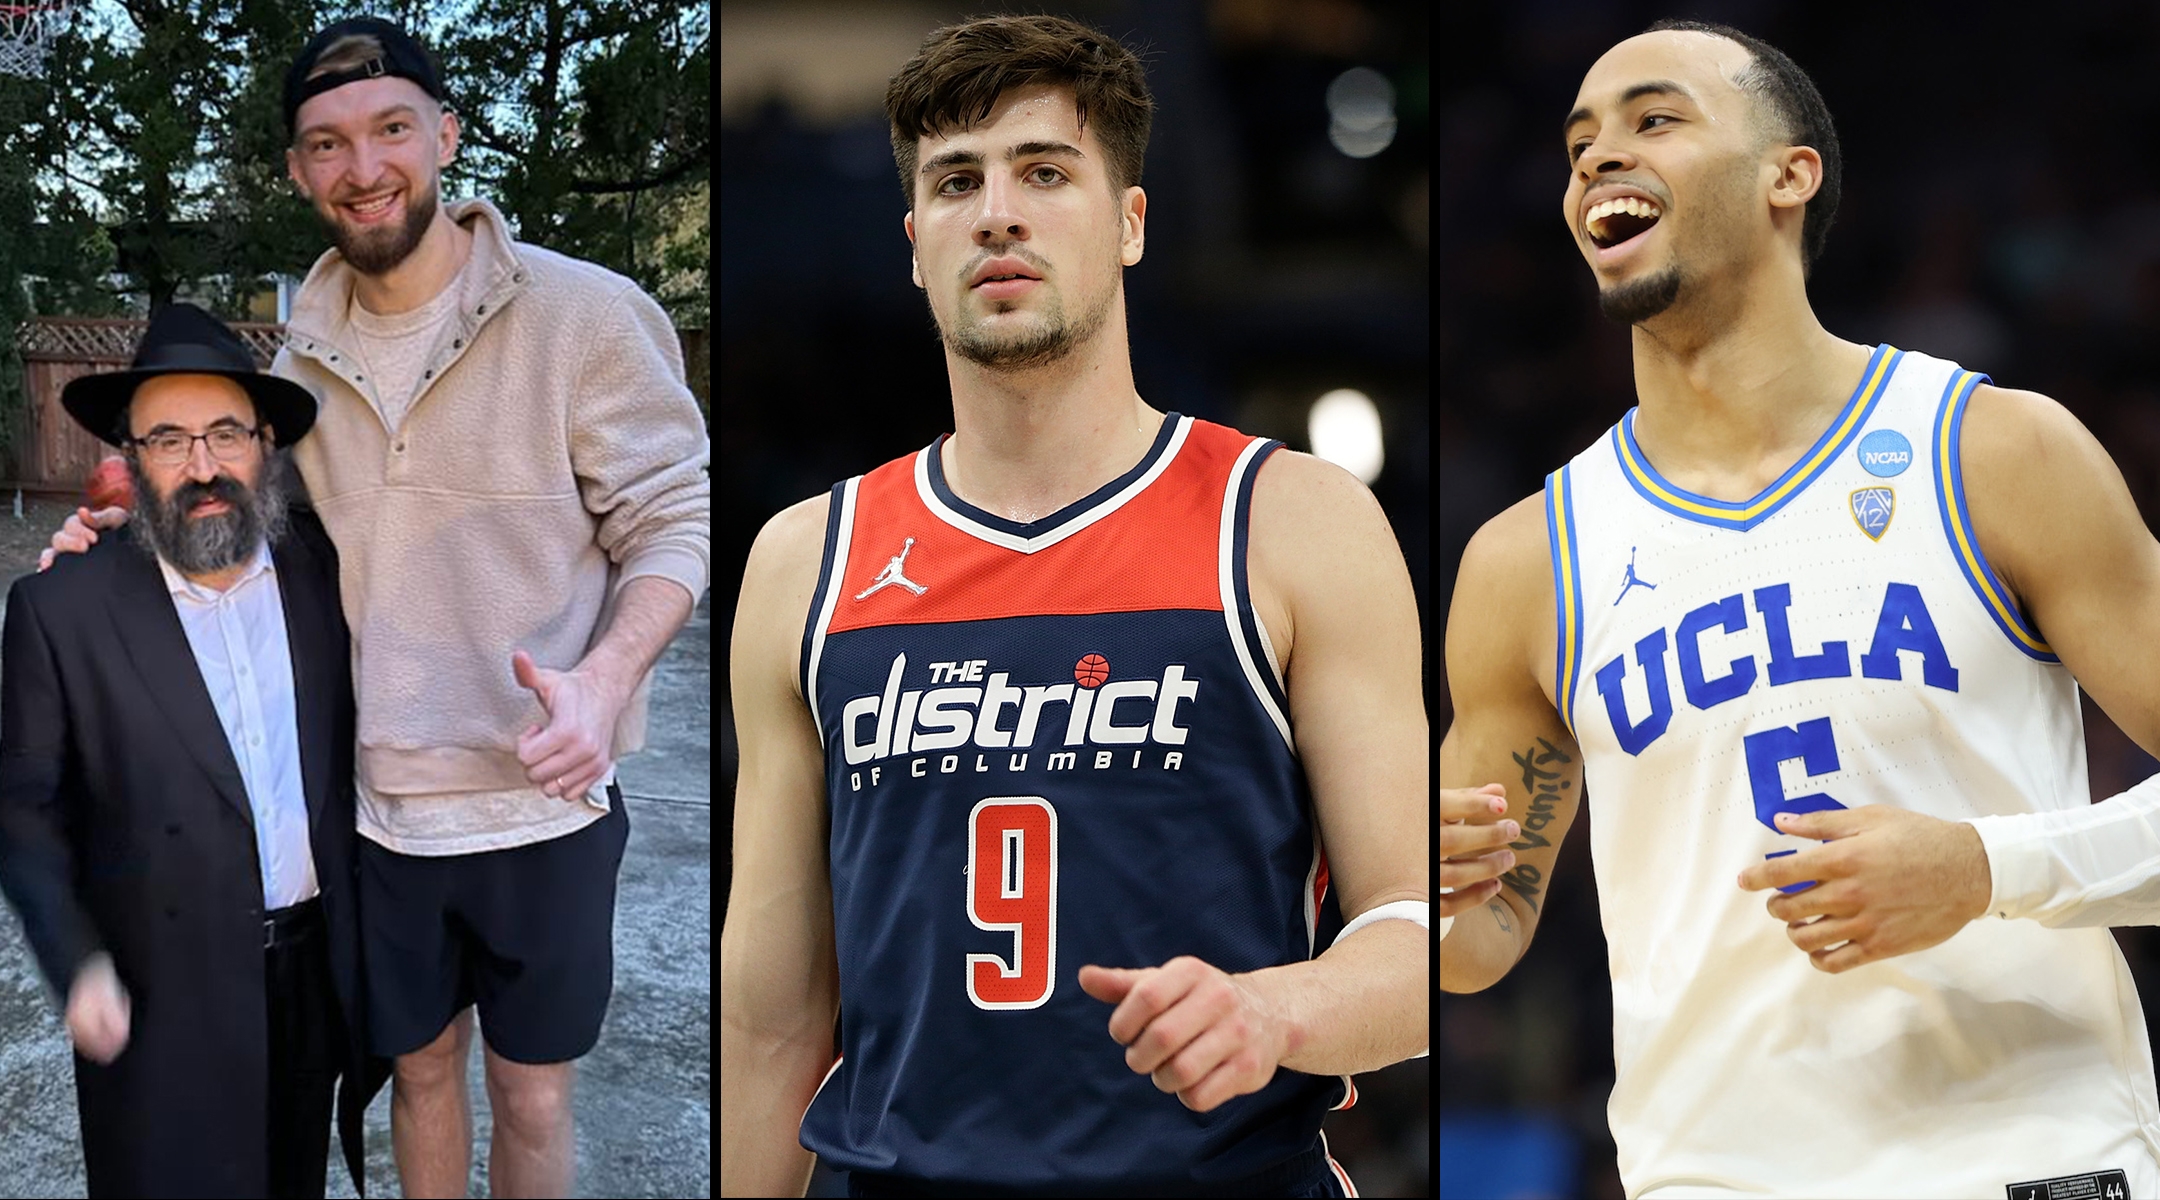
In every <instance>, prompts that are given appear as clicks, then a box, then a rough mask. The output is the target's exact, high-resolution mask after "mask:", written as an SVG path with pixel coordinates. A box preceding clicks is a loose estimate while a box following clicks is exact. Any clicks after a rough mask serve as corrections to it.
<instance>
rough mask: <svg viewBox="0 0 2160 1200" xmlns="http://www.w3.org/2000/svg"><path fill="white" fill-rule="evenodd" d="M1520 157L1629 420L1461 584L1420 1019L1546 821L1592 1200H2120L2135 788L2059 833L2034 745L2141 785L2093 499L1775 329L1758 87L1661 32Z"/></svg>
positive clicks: (1773, 56) (1819, 147)
mask: <svg viewBox="0 0 2160 1200" xmlns="http://www.w3.org/2000/svg"><path fill="white" fill-rule="evenodd" d="M1564 139H1565V141H1564V144H1565V146H1566V151H1567V160H1568V170H1569V178H1568V187H1567V190H1566V194H1565V198H1564V201H1563V205H1562V209H1563V214H1564V216H1565V219H1566V222H1567V226H1568V229H1569V232H1570V234H1571V235H1572V236H1573V237H1574V239H1575V241H1576V244H1577V246H1578V248H1579V250H1580V251H1581V253H1582V254H1583V256H1584V258H1585V260H1586V261H1587V262H1588V264H1589V266H1590V267H1591V271H1592V274H1593V276H1594V278H1595V280H1596V283H1597V287H1598V297H1599V303H1600V305H1601V307H1602V308H1603V310H1604V311H1605V313H1606V314H1607V315H1608V316H1610V317H1612V318H1614V319H1615V320H1617V321H1620V322H1622V323H1624V324H1626V325H1628V326H1630V327H1631V328H1632V337H1633V346H1634V360H1635V379H1636V390H1637V395H1638V399H1639V402H1640V406H1639V407H1638V408H1637V409H1635V410H1633V411H1632V412H1631V413H1629V414H1628V415H1627V416H1626V417H1625V418H1623V419H1622V421H1621V422H1620V423H1619V424H1618V425H1616V426H1615V427H1614V428H1613V430H1612V432H1611V433H1610V434H1609V435H1608V436H1607V437H1604V438H1601V439H1599V440H1598V442H1597V443H1595V444H1593V445H1592V446H1591V447H1590V448H1589V449H1587V450H1585V451H1584V452H1583V453H1582V454H1580V455H1578V456H1577V457H1576V458H1575V459H1574V460H1572V461H1571V462H1570V463H1568V464H1567V465H1566V466H1564V467H1562V468H1561V469H1560V470H1559V471H1556V472H1554V473H1553V475H1552V476H1551V477H1549V478H1548V480H1547V485H1546V488H1545V490H1544V492H1543V493H1541V494H1540V495H1537V496H1532V497H1530V498H1529V499H1527V500H1524V501H1523V502H1521V503H1519V504H1517V505H1515V506H1514V507H1512V508H1510V509H1508V510H1507V511H1506V512H1504V513H1502V514H1501V515H1500V516H1498V517H1496V518H1494V519H1493V520H1492V521H1491V522H1490V523H1488V524H1487V525H1486V527H1485V528H1484V529H1482V530H1481V531H1480V532H1479V533H1478V535H1477V536H1476V537H1475V538H1474V539H1472V542H1471V544H1470V546H1469V547H1468V548H1467V549H1466V551H1465V552H1464V556H1463V561H1462V566H1461V572H1460V575H1459V578H1458V584H1457V588H1456V594H1455V600H1454V605H1453V608H1452V610H1451V613H1450V622H1449V626H1448V630H1447V661H1448V671H1449V684H1450V687H1451V688H1452V690H1453V696H1454V700H1455V704H1456V713H1457V716H1456V720H1455V723H1454V725H1453V726H1452V728H1450V729H1449V730H1448V732H1447V734H1446V736H1445V737H1444V739H1443V741H1442V745H1441V757H1440V770H1441V783H1442V788H1441V816H1442V821H1443V823H1442V826H1441V859H1442V865H1441V878H1440V884H1441V888H1442V896H1441V916H1442V927H1443V933H1442V941H1441V955H1440V977H1441V986H1442V987H1443V988H1445V989H1447V990H1449V991H1457V992H1467V991H1476V990H1479V989H1482V988H1485V987H1488V986H1490V985H1491V984H1492V983H1493V982H1494V981H1496V980H1498V979H1499V978H1500V977H1501V976H1502V975H1504V974H1505V973H1506V972H1507V971H1508V970H1509V969H1511V968H1512V967H1513V965H1514V964H1515V963H1516V962H1517V961H1518V960H1519V959H1520V958H1521V956H1522V955H1523V953H1524V952H1525V950H1527V948H1528V946H1529V944H1530V940H1531V937H1532V936H1533V935H1534V933H1535V931H1536V927H1537V921H1538V917H1539V913H1540V909H1541V906H1542V903H1543V901H1544V898H1545V889H1546V887H1547V886H1548V885H1549V884H1550V881H1551V874H1552V870H1553V865H1554V861H1555V858H1556V855H1557V851H1558V848H1559V846H1560V843H1561V841H1562V839H1563V838H1564V837H1565V835H1566V832H1567V829H1568V826H1569V824H1570V822H1571V821H1572V820H1573V819H1574V816H1575V815H1576V812H1577V810H1578V807H1579V805H1580V803H1581V797H1582V795H1583V792H1584V789H1585V788H1586V787H1588V788H1590V789H1591V790H1594V791H1595V792H1596V795H1597V797H1598V799H1597V806H1598V820H1597V822H1596V823H1595V825H1594V826H1593V830H1592V835H1593V836H1592V845H1591V849H1592V854H1593V857H1594V859H1595V861H1596V864H1597V886H1598V889H1599V894H1600V907H1601V911H1602V917H1603V920H1604V925H1605V930H1606V934H1607V941H1608V944H1609V948H1610V954H1611V960H1612V961H1611V968H1612V977H1613V986H1614V1013H1615V1018H1614V1033H1615V1038H1614V1040H1615V1057H1616V1060H1617V1063H1616V1068H1617V1070H1616V1082H1615V1086H1614V1090H1613V1095H1612V1099H1611V1104H1610V1108H1609V1115H1610V1118H1611V1122H1612V1128H1613V1134H1614V1138H1615V1141H1616V1142H1617V1144H1618V1147H1619V1157H1620V1173H1621V1179H1622V1182H1623V1184H1624V1185H1625V1188H1626V1191H1627V1194H1628V1195H1629V1196H1631V1197H1636V1196H1716V1195H1739V1194H1750V1195H1764V1194H1784V1195H1804V1196H1834V1195H1841V1196H1887V1195H1974V1196H1982V1195H1987V1196H2000V1195H2003V1194H2005V1190H2006V1189H2007V1191H2008V1193H2009V1194H2011V1195H2025V1194H2055V1195H2060V1194H2071V1193H2073V1192H2074V1193H2076V1194H2086V1195H2095V1196H2099V1195H2124V1194H2132V1195H2144V1194H2154V1193H2160V1110H2156V1105H2155V1089H2154V1079H2153V1066H2152V1054H2151V1048H2150V1046H2149V1044H2148V1040H2147V1036H2146V1026H2145V1020H2144V1015H2143V1012H2142V1010H2141V1007H2140V1004H2139V1001H2138V997H2137V994H2136V990H2135V988H2134V987H2133V986H2132V984H2131V981H2130V977H2129V974H2128V971H2127V969H2126V967H2125V966H2124V964H2123V962H2122V959H2121V956H2120V954H2119V953H2118V952H2117V950H2116V949H2115V946H2114V944H2113V942H2112V939H2111V938H2109V936H2108V935H2107V933H2106V931H2105V929H2104V928H2100V927H2101V926H2104V925H2105V924H2107V923H2108V922H2109V921H2111V920H2112V921H2116V922H2122V921H2127V920H2135V921H2141V922H2154V921H2160V909H2156V905H2155V900H2156V895H2155V893H2156V892H2160V888H2156V887H2155V885H2154V883H2153V879H2154V877H2155V875H2156V874H2160V844H2156V843H2160V839H2156V834H2155V832H2154V830H2155V829H2160V820H2156V819H2155V817H2154V815H2153V813H2154V809H2155V807H2160V805H2156V804H2155V802H2154V797H2153V796H2152V795H2148V794H2145V793H2160V785H2141V788H2140V789H2138V790H2135V791H2133V792H2132V793H2129V794H2125V795H2123V796H2118V797H2115V798H2113V799H2110V800H2107V801H2104V802H2102V803H2099V804H2093V803H2091V797H2090V793H2089V789H2088V788H2087V786H2086V779H2085V774H2084V766H2083V753H2084V749H2083V733H2082V729H2081V726H2080V724H2079V718H2078V707H2077V706H2078V700H2077V694H2078V693H2077V688H2078V686H2079V685H2082V686H2083V687H2084V688H2085V689H2086V690H2088V691H2089V692H2091V694H2092V695H2093V697H2094V699H2095V700H2096V701H2098V702H2099V704H2100V705H2101V706H2102V707H2103V708H2104V709H2106V710H2107V711H2108V713H2109V714H2110V715H2111V716H2112V717H2113V718H2115V720H2116V721H2117V722H2118V724H2120V725H2121V726H2122V727H2123V729H2124V730H2125V731H2126V732H2128V733H2129V734H2130V735H2131V736H2132V737H2133V738H2134V739H2136V740H2137V741H2138V742H2139V744H2141V745H2142V746H2144V747H2146V748H2147V749H2148V750H2160V686H2156V685H2155V683H2154V680H2155V679H2156V678H2160V604H2155V603H2154V597H2155V596H2156V595H2160V544H2156V543H2155V541H2154V539H2153V537H2152V535H2151V534H2150V533H2149V532H2148V531H2147V530H2146V528H2145V526H2144V525H2143V523H2142V522H2141V521H2140V519H2139V516H2138V512H2137V509H2136V507H2135V506H2134V504H2133V503H2132V501H2131V498H2130V496H2129V494H2128V491H2127V489H2126V488H2125V486H2124V484H2123V481H2122V477H2121V475H2120V474H2119V473H2118V472H2117V470H2116V468H2115V466H2114V464H2113V463H2112V462H2111V461H2110V460H2109V458H2108V456H2107V454H2106V453H2105V451H2103V450H2102V449H2101V448H2100V446H2099V445H2098V444H2097V443H2096V442H2095V441H2094V440H2093V438H2092V437H2091V436H2090V435H2089V434H2088V433H2087V432H2086V431H2085V429H2084V428H2083V427H2082V426H2081V425H2080V424H2079V423H2078V422H2077V421H2076V419H2075V418H2073V417H2071V416H2070V415H2069V414H2068V413H2067V412H2065V411H2064V410H2063V409H2062V408H2061V407H2060V406H2059V405H2057V404H2056V403H2054V402H2053V401H2052V400H2049V399H2048V398H2047V397H2044V396H2040V395H2035V394H2033V393H2030V392H2022V391H2017V390H2013V389H2008V388H2001V387H1996V386H1992V385H1990V384H1988V383H1987V382H1986V377H1985V376H1982V375H1979V374H1977V373H1975V372H1973V371H1970V370H1965V369H1963V368H1960V367H1958V366H1957V365H1956V364H1951V363H1946V362H1943V361H1941V360H1938V359H1932V358H1929V357H1927V356H1926V355H1924V354H1921V353H1918V352H1915V351H1907V350H1901V349H1898V348H1896V347H1890V346H1873V347H1871V346H1866V345H1858V344H1854V343H1851V342H1847V341H1845V340H1843V339H1841V338H1838V337H1837V336H1835V335H1833V334H1831V333H1830V332H1828V331H1827V330H1825V329H1824V328H1823V327H1822V325H1821V324H1820V323H1819V322H1818V321H1817V320H1816V318H1815V316H1814V314H1813V312H1812V311H1811V309H1810V307H1809V304H1808V299H1807V293H1806V285H1805V280H1806V276H1807V269H1808V267H1809V265H1810V264H1811V263H1812V262H1813V261H1814V260H1815V258H1816V256H1817V255H1818V254H1819V253H1820V252H1821V250H1822V247H1823V244H1824V238H1825V235H1826V234H1827V231H1828V229H1829V225H1830V218H1831V215H1832V213H1833V212H1834V210H1835V207H1836V201H1837V194H1838V187H1839V171H1840V163H1839V160H1838V151H1837V142H1836V135H1835V133H1834V130H1833V128H1832V125H1831V121H1830V117H1829V114H1828V112H1827V110H1826V109H1825V108H1824V106H1823V104H1822V101H1821V98H1820V96H1819V95H1818V94H1817V93H1816V91H1815V88H1814V85H1813V84H1812V83H1811V82H1810V81H1809V80H1808V79H1807V77H1806V75H1805V74H1804V73H1803V72H1802V71H1801V70H1800V68H1799V67H1798V66H1796V65H1795V64H1794V63H1793V62H1792V61H1791V60H1790V59H1789V58H1787V57H1786V56H1784V55H1783V54H1782V53H1780V52H1778V51H1777V50H1776V49H1774V48H1772V47H1770V46H1768V45H1765V44H1764V43H1762V42H1760V41H1758V40H1756V39H1753V38H1751V37H1749V36H1748V35H1746V34H1743V33H1740V32H1739V31H1737V30H1732V29H1729V28H1726V27H1722V26H1707V25H1701V24H1697V23H1693V22H1672V23H1660V25H1658V26H1654V27H1653V29H1652V31H1650V32H1647V33H1645V34H1643V35H1639V36H1637V37H1634V38H1630V39H1628V40H1627V41H1624V42H1622V43H1620V44H1619V45H1617V46H1615V47H1614V48H1613V49H1612V50H1610V51H1609V52H1607V53H1606V54H1605V55H1604V56H1603V57H1602V58H1600V59H1599V60H1598V62H1597V63H1596V64H1595V65H1594V66H1593V67H1592V68H1591V70H1590V72H1589V74H1588V75H1587V76H1586V77H1585V79H1584V81H1583V84H1582V87H1581V90H1580V92H1579V94H1578V97H1577V101H1576V106H1575V109H1574V111H1573V112H1571V113H1570V114H1569V115H1568V116H1567V118H1566V122H1565V127H1564ZM1634 580H1641V581H1644V582H1645V583H1646V584H1647V583H1649V582H1654V583H1655V584H1656V585H1657V586H1656V588H1655V589H1654V590H1651V589H1649V588H1648V587H1647V586H1643V587H1632V586H1628V585H1629V581H1634ZM1616 592H1617V593H1618V599H1617V600H1612V601H1608V600H1607V599H1606V597H1608V596H1612V595H1614V594H1615V593H1616ZM1736 883H1737V885H1738V886H1736ZM1743 889H1745V890H1743ZM1751 892H1767V900H1765V898H1764V897H1762V896H1758V895H1753V894H1750V893H1751ZM1765 907H1767V909H1768V912H1767V915H1766V913H1765V912H1764V909H1765ZM1985 914H1994V915H1995V916H1997V917H2002V918H2011V919H2002V920H1987V921H1979V922H1975V921H1974V918H1977V917H1980V916H1983V915H1985ZM2019 918H2035V919H2032V920H2026V919H2019ZM2044 926H2053V927H2054V928H2048V927H2044ZM2036 1188H2037V1191H2035V1189H2036Z"/></svg>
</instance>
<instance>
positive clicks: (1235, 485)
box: [1216, 438, 1297, 754]
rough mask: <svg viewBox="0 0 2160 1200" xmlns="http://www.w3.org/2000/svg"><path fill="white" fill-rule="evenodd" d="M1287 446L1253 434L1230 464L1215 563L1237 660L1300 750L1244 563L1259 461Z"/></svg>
mask: <svg viewBox="0 0 2160 1200" xmlns="http://www.w3.org/2000/svg"><path fill="white" fill-rule="evenodd" d="M1282 446H1283V444H1282V443H1281V442H1277V441H1271V440H1269V439H1266V438H1254V439H1253V440H1252V441H1250V442H1248V443H1247V444H1246V446H1245V449H1244V451H1243V452H1241V453H1240V454H1239V455H1238V457H1237V461H1236V462H1235V463H1233V464H1232V465H1231V467H1230V479H1229V482H1228V483H1227V484H1226V485H1225V486H1224V489H1223V507H1222V529H1221V531H1220V538H1219V542H1218V553H1219V560H1218V562H1217V564H1216V566H1217V581H1218V583H1219V585H1220V587H1221V589H1222V606H1223V619H1224V620H1225V622H1227V623H1228V625H1229V627H1230V645H1231V648H1232V649H1234V650H1235V651H1236V652H1237V660H1238V665H1239V666H1241V667H1243V668H1244V672H1245V682H1246V684H1247V685H1249V686H1250V687H1251V688H1252V692H1253V695H1254V697H1255V698H1257V699H1258V700H1259V701H1260V707H1261V708H1262V709H1264V710H1266V712H1267V715H1268V719H1269V720H1270V721H1271V722H1273V723H1274V726H1275V731H1276V732H1277V733H1280V734H1281V735H1282V740H1283V744H1284V745H1285V746H1287V747H1289V748H1290V752H1291V753H1292V754H1295V753H1297V743H1296V741H1295V740H1294V739H1293V738H1292V737H1291V735H1290V720H1289V717H1288V716H1287V714H1288V713H1289V711H1290V698H1289V696H1288V695H1287V694H1286V693H1285V692H1284V690H1283V685H1282V683H1281V682H1280V678H1279V675H1278V673H1277V671H1276V669H1275V663H1274V657H1275V655H1274V649H1273V648H1272V647H1270V646H1269V645H1268V644H1267V635H1266V633H1265V632H1264V631H1262V630H1261V629H1260V618H1259V615H1258V614H1256V613H1254V612H1253V606H1252V588H1251V586H1250V579H1249V578H1248V576H1247V574H1246V569H1245V557H1246V554H1247V551H1248V549H1249V547H1250V544H1251V538H1250V536H1249V532H1250V529H1251V524H1252V497H1253V483H1254V481H1256V480H1257V479H1258V478H1259V476H1260V464H1261V463H1263V462H1265V461H1266V460H1267V456H1268V455H1270V454H1273V453H1275V452H1276V451H1277V450H1280V449H1282Z"/></svg>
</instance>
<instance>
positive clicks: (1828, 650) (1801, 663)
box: [1755, 583, 1852, 687]
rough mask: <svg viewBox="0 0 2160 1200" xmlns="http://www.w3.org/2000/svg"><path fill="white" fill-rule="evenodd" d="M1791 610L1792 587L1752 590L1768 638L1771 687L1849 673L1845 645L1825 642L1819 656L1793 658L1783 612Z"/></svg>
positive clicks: (1781, 586)
mask: <svg viewBox="0 0 2160 1200" xmlns="http://www.w3.org/2000/svg"><path fill="white" fill-rule="evenodd" d="M1790 607H1792V585H1791V584H1789V583H1776V584H1772V585H1770V586H1769V587H1766V588H1756V589H1755V611H1756V612H1759V613H1761V614H1762V619H1763V629H1764V631H1765V632H1767V633H1769V635H1770V686H1771V687H1779V686H1781V685H1784V684H1788V683H1798V682H1800V681H1801V680H1803V679H1837V678H1841V677H1843V676H1846V675H1850V674H1852V660H1851V659H1850V658H1848V657H1847V656H1846V654H1845V643H1843V642H1824V643H1823V644H1822V653H1820V654H1809V655H1805V656H1803V657H1798V658H1795V657H1794V656H1793V652H1792V626H1791V625H1790V624H1788V623H1787V622H1786V619H1785V610H1786V609H1787V608H1790Z"/></svg>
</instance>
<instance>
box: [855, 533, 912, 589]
mask: <svg viewBox="0 0 2160 1200" xmlns="http://www.w3.org/2000/svg"><path fill="white" fill-rule="evenodd" d="M914 548H915V539H914V538H909V539H908V540H907V545H905V546H902V547H900V553H899V554H897V555H894V556H893V559H892V561H891V562H888V563H886V564H885V569H884V570H882V571H879V572H878V577H877V579H876V580H874V581H873V582H872V583H871V584H870V586H869V587H868V588H866V589H864V590H863V592H862V593H861V594H860V595H858V596H856V597H855V598H856V599H857V600H862V599H866V598H868V596H869V595H870V593H871V592H874V591H876V590H878V589H879V588H881V587H884V586H886V585H887V584H893V583H897V584H899V585H900V586H901V587H904V588H906V589H907V590H909V591H911V592H913V593H915V594H916V595H918V596H920V595H922V594H923V592H924V591H925V590H926V589H925V588H924V587H923V585H921V584H919V583H917V582H915V581H914V580H912V579H909V578H908V577H907V574H906V573H905V572H904V571H902V570H901V564H903V563H905V562H907V556H908V551H910V550H912V549H914Z"/></svg>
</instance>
